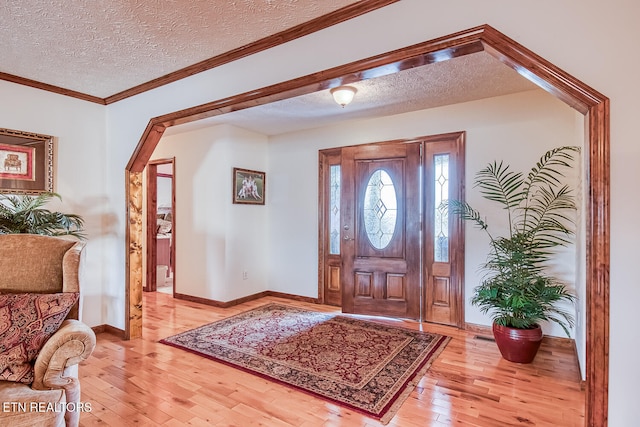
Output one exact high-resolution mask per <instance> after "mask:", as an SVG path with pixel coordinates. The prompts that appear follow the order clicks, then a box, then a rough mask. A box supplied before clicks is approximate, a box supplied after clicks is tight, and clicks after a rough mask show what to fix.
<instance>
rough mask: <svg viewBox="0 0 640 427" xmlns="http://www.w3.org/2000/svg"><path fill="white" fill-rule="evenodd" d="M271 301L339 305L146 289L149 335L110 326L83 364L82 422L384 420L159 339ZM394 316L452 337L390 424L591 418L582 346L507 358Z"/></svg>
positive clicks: (549, 422) (460, 336)
mask: <svg viewBox="0 0 640 427" xmlns="http://www.w3.org/2000/svg"><path fill="white" fill-rule="evenodd" d="M268 302H279V303H284V304H291V305H294V306H299V307H305V308H310V309H314V310H317V311H326V312H334V311H337V310H336V308H335V307H329V306H321V305H313V304H306V303H301V302H295V301H290V300H286V299H281V298H273V297H267V298H262V299H259V300H255V301H251V302H248V303H244V304H241V305H238V306H235V307H232V308H227V309H220V308H214V307H209V306H205V305H201V304H198V303H193V302H185V301H179V300H174V299H173V298H172V297H171V296H170V295H166V294H162V293H150V294H147V293H145V295H144V298H143V304H144V307H145V309H144V321H143V325H144V327H143V338H141V339H136V340H131V341H123V340H121V339H119V338H117V337H115V336H114V335H111V334H109V333H101V334H99V335H98V345H97V347H96V350H95V352H94V353H93V355H92V356H91V357H90V358H89V360H87V361H86V362H84V363H83V364H82V366H81V367H80V378H81V384H82V401H83V402H90V403H91V407H92V411H91V412H90V413H84V414H82V417H81V425H83V426H93V425H102V426H104V425H110V426H128V425H144V426H147V425H149V426H154V425H162V426H179V425H196V426H237V427H246V426H269V427H271V426H273V427H288V426H299V427H312V426H365V427H373V426H379V425H380V423H379V422H377V421H375V420H373V419H371V418H368V417H365V416H362V415H360V414H357V413H354V412H353V411H350V410H347V409H344V408H341V407H339V406H336V405H334V404H331V403H328V402H326V401H324V400H321V399H319V398H315V397H313V396H311V395H309V394H306V393H302V392H299V391H296V390H293V389H291V388H288V387H286V386H283V385H279V384H275V383H273V382H270V381H267V380H265V379H262V378H259V377H256V376H254V375H252V374H249V373H246V372H243V371H240V370H237V369H234V368H231V367H228V366H225V365H222V364H220V363H217V362H214V361H211V360H208V359H206V358H203V357H200V356H197V355H194V354H191V353H188V352H185V351H182V350H179V349H176V348H173V347H169V346H166V345H163V344H159V343H158V342H157V341H158V340H160V339H162V338H165V337H167V336H170V335H173V334H176V333H178V332H182V331H185V330H188V329H191V328H194V327H196V326H200V325H203V324H206V323H209V322H213V321H216V320H219V319H222V318H225V317H228V316H230V315H233V314H236V313H239V312H241V311H245V310H247V309H250V308H253V307H257V306H259V305H262V304H265V303H268ZM386 322H388V323H391V324H396V325H401V326H403V327H408V328H413V329H419V328H423V329H424V330H428V331H432V332H436V333H440V334H445V335H448V336H451V337H452V340H451V342H450V343H449V344H448V346H447V348H446V349H445V350H444V351H443V352H442V354H441V355H440V356H439V357H438V359H436V361H435V362H434V363H433V365H432V366H431V369H430V370H429V371H428V372H427V374H426V375H425V376H424V377H423V378H422V380H421V381H420V383H419V385H418V387H416V389H415V390H414V391H413V392H412V393H411V395H410V397H409V398H408V399H407V400H406V401H405V403H404V404H403V405H402V407H401V408H400V410H399V411H398V413H397V414H396V416H395V417H394V418H393V419H392V420H391V422H390V423H389V426H392V427H418V426H420V427H425V426H449V425H462V426H482V427H488V426H510V425H521V426H583V425H584V392H583V391H581V390H580V381H579V373H578V367H577V364H576V361H575V356H574V352H573V349H571V348H565V347H563V346H557V347H555V346H554V347H553V348H551V347H550V346H549V345H546V344H543V346H542V348H541V350H540V352H539V353H538V356H537V357H536V360H535V361H534V362H533V363H532V364H530V365H517V364H513V363H510V362H507V361H505V360H503V359H501V357H500V354H499V352H498V350H497V348H496V346H495V343H494V342H491V341H486V340H481V339H478V338H476V336H475V335H474V334H473V333H471V332H465V331H460V330H457V329H454V328H448V327H443V326H437V325H430V324H422V325H420V324H419V323H416V322H411V321H393V320H386Z"/></svg>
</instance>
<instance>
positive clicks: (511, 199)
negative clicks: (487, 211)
mask: <svg viewBox="0 0 640 427" xmlns="http://www.w3.org/2000/svg"><path fill="white" fill-rule="evenodd" d="M522 183H523V178H522V172H512V171H510V170H509V166H504V164H503V162H500V163H497V162H493V163H490V164H489V165H487V167H486V168H484V169H482V170H481V171H479V172H478V173H477V174H476V180H475V184H474V186H475V187H478V188H480V193H481V194H482V196H483V197H484V198H486V199H488V200H493V201H494V202H498V203H500V204H502V205H503V206H504V207H505V209H509V208H513V207H516V206H518V205H519V204H520V202H521V201H522V199H523V197H524V193H523V191H522V188H521V187H522Z"/></svg>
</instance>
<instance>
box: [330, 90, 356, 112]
mask: <svg viewBox="0 0 640 427" xmlns="http://www.w3.org/2000/svg"><path fill="white" fill-rule="evenodd" d="M357 91H358V90H357V89H356V88H355V87H353V86H338V87H334V88H333V89H331V95H333V99H334V100H335V101H336V102H337V103H338V104H340V105H341V106H342V107H344V106H345V105H347V104H348V103H350V102H351V101H353V97H354V96H355V94H356V92H357Z"/></svg>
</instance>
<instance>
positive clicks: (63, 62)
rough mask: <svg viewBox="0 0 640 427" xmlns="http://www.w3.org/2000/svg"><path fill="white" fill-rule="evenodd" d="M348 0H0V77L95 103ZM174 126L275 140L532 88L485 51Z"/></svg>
mask: <svg viewBox="0 0 640 427" xmlns="http://www.w3.org/2000/svg"><path fill="white" fill-rule="evenodd" d="M353 3H356V1H355V0H322V1H317V0H236V1H231V0H229V1H220V0H73V1H67V0H20V1H3V2H0V41H1V43H0V58H2V61H0V72H4V73H7V74H11V75H15V76H19V77H22V78H26V79H30V80H35V81H37V82H41V83H46V84H49V85H53V86H58V87H61V88H64V89H70V90H74V91H77V92H80V93H84V94H88V95H91V96H94V97H98V98H107V97H109V96H112V95H114V94H117V93H119V92H122V91H125V90H127V89H131V88H132V87H135V86H137V85H140V84H144V83H147V82H149V81H151V80H153V79H155V78H158V77H162V76H165V75H167V74H169V73H172V72H174V71H177V70H180V69H183V68H185V67H188V66H190V65H193V64H196V63H198V62H201V61H204V60H207V59H209V58H212V57H215V56H218V55H221V54H224V53H226V52H229V51H231V50H233V49H236V48H238V47H242V46H245V45H247V44H250V43H252V42H254V41H257V40H259V39H262V38H264V37H267V36H269V35H273V34H275V33H278V32H281V31H283V30H286V29H289V28H291V27H294V26H296V25H299V24H303V23H305V22H308V21H310V20H313V19H315V18H318V17H320V16H322V15H326V14H328V13H330V12H333V11H335V10H337V9H340V8H342V7H345V6H348V5H350V4H353ZM354 86H356V87H357V89H358V93H357V95H356V98H355V100H354V102H353V103H352V104H350V105H349V106H347V107H346V108H344V109H342V108H340V107H338V106H337V105H336V104H335V103H334V102H333V100H332V99H331V96H330V94H329V91H328V90H325V91H321V92H316V93H312V94H309V95H305V96H300V97H296V98H292V99H289V100H284V101H280V102H275V103H271V104H267V105H263V106H260V107H254V108H250V109H246V110H242V111H239V112H235V113H230V114H225V115H223V116H219V117H214V118H212V119H207V120H202V121H199V122H196V123H190V124H188V125H183V126H178V127H174V128H171V129H169V130H168V132H167V134H171V133H176V132H182V131H185V130H190V129H194V128H198V127H203V126H210V125H215V124H220V123H230V124H233V125H236V126H239V127H243V128H246V129H250V130H254V131H257V132H261V133H264V134H267V135H275V134H280V133H285V132H291V131H296V130H301V129H308V128H313V127H319V126H324V125H326V124H329V123H331V122H335V121H344V120H350V119H357V118H363V117H376V116H386V115H391V114H399V113H404V112H408V111H414V110H419V109H425V108H433V107H438V106H442V105H447V104H454V103H460V102H465V101H471V100H475V99H482V98H488V97H492V96H499V95H506V94H509V93H514V92H519V91H525V90H531V89H534V88H536V86H534V85H533V84H531V83H529V82H528V81H527V80H525V79H524V78H522V77H521V76H519V75H518V74H517V73H516V72H515V71H513V70H511V69H510V68H508V67H506V66H505V65H503V64H501V63H500V62H498V61H497V60H495V59H493V58H492V57H491V56H489V55H488V54H486V53H477V54H473V55H468V56H464V57H460V58H456V59H453V60H448V61H443V62H440V63H437V64H433V65H428V66H423V67H418V68H414V69H411V70H406V71H402V72H400V73H397V74H393V75H389V76H386V77H381V78H376V79H371V80H365V81H361V82H358V83H355V84H354Z"/></svg>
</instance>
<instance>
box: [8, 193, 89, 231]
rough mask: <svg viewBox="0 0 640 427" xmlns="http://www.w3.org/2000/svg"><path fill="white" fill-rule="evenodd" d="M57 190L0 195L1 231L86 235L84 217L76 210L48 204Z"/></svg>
mask: <svg viewBox="0 0 640 427" xmlns="http://www.w3.org/2000/svg"><path fill="white" fill-rule="evenodd" d="M53 198H57V199H60V200H62V198H61V197H60V195H59V194H56V193H47V192H44V193H39V194H37V195H33V196H32V195H28V194H25V195H6V194H2V195H0V234H11V233H28V234H43V235H48V236H63V235H70V236H75V237H78V238H84V237H85V236H84V234H83V228H84V220H83V219H82V218H81V217H80V216H78V215H75V214H64V213H61V212H52V211H50V210H48V209H45V208H44V205H46V204H47V203H48V202H50V201H51V200H52V199H53Z"/></svg>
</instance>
